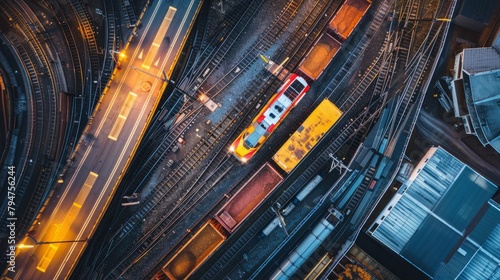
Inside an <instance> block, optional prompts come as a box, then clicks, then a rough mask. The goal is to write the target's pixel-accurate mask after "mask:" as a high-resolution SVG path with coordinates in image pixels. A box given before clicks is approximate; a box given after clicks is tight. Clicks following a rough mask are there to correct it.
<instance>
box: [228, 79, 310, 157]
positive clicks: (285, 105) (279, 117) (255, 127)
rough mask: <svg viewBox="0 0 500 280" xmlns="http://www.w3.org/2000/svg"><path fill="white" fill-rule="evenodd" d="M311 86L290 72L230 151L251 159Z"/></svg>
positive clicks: (235, 154) (237, 155) (236, 155)
mask: <svg viewBox="0 0 500 280" xmlns="http://www.w3.org/2000/svg"><path fill="white" fill-rule="evenodd" d="M309 88H310V87H309V85H308V84H307V82H306V80H305V79H304V78H302V77H300V76H299V75H297V74H290V75H289V77H288V79H287V80H286V81H285V83H284V84H283V85H282V86H281V87H280V88H279V89H278V91H277V93H276V94H275V95H273V97H272V98H271V99H270V100H269V102H268V103H267V104H266V105H265V106H264V107H263V108H262V110H261V111H260V112H259V114H257V116H256V117H255V118H254V119H253V121H252V124H250V126H248V127H247V128H246V129H245V130H244V131H243V132H242V133H241V134H240V135H239V136H238V137H237V138H236V140H235V141H234V142H233V144H231V146H230V148H229V151H230V152H231V153H232V154H233V155H234V156H235V157H236V158H237V159H238V160H239V161H241V162H242V163H246V162H247V161H248V160H250V159H251V158H252V157H253V155H254V154H255V153H256V152H257V151H258V150H259V148H260V147H261V146H262V144H263V143H264V142H265V141H266V139H267V138H268V137H269V136H270V135H271V133H273V131H274V130H275V129H276V127H278V126H279V125H280V123H281V122H282V121H283V119H284V118H285V117H286V116H287V115H288V113H289V112H290V110H291V109H292V108H293V107H295V106H296V105H297V104H298V103H299V102H300V100H301V99H302V98H303V97H304V95H305V94H306V93H307V91H308V90H309Z"/></svg>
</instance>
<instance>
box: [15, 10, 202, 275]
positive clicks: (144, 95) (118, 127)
mask: <svg viewBox="0 0 500 280" xmlns="http://www.w3.org/2000/svg"><path fill="white" fill-rule="evenodd" d="M169 5H171V6H173V7H175V8H176V10H175V9H174V10H172V9H170V10H171V11H170V12H169V13H168V14H169V16H168V17H166V15H167V10H169ZM199 5H200V1H199V0H190V1H181V0H178V1H168V3H166V2H165V1H155V2H153V3H152V5H151V6H149V7H148V8H147V10H146V13H145V14H144V17H143V18H142V26H141V27H140V28H138V29H137V32H136V36H135V37H134V38H133V40H132V41H131V42H130V44H128V45H127V48H126V49H125V50H122V53H123V54H124V55H118V54H116V53H115V54H116V56H115V58H116V59H117V60H118V59H119V60H120V62H119V63H120V66H121V67H120V68H121V69H115V72H114V74H113V77H112V81H111V82H110V84H109V87H108V88H107V89H106V90H105V93H104V94H103V96H102V97H101V100H100V101H99V105H98V107H97V108H96V110H95V111H94V114H93V117H92V119H91V121H90V124H89V126H88V127H87V128H86V130H85V134H86V135H85V136H84V137H82V138H81V139H82V141H80V146H79V148H78V150H77V152H76V154H75V157H74V159H73V161H72V162H71V166H70V168H69V169H68V170H67V172H66V173H65V175H64V182H63V183H61V184H59V185H58V186H56V188H55V190H54V193H53V195H52V199H51V200H50V201H49V202H48V204H47V206H46V207H45V209H44V212H43V213H42V214H41V216H40V217H39V219H38V223H37V225H36V226H35V227H34V228H33V230H31V231H30V236H29V237H28V236H27V237H26V238H24V240H23V243H24V244H25V245H27V247H25V248H19V249H18V251H17V252H16V267H15V270H16V272H15V273H12V272H8V273H7V275H6V276H7V277H9V278H13V279H65V278H68V277H69V276H70V275H71V271H72V269H73V267H74V266H75V264H76V261H77V260H78V257H79V256H80V254H81V253H82V252H83V250H84V248H85V245H86V241H85V240H87V239H88V238H90V237H91V236H92V233H93V231H94V230H95V228H96V226H97V224H98V223H99V220H100V218H101V217H102V215H103V214H104V211H105V210H106V208H107V205H108V203H109V201H110V200H111V198H112V196H113V193H114V191H115V189H116V186H118V184H119V182H120V179H121V177H122V175H123V174H124V172H125V170H126V168H127V166H128V164H129V163H130V160H131V158H132V156H133V154H134V152H135V150H136V148H137V146H138V144H139V142H140V140H141V138H142V135H143V133H144V131H145V127H146V124H147V123H148V122H149V120H150V118H151V116H152V113H153V112H154V110H155V108H156V106H157V104H158V102H159V99H160V97H161V96H160V93H161V92H162V87H163V86H164V85H165V82H164V81H163V80H162V79H161V77H162V76H163V74H164V73H165V74H166V75H167V76H168V75H169V74H170V73H171V71H172V69H173V67H174V65H175V61H176V59H177V57H178V55H179V54H180V50H181V47H182V45H183V43H184V38H185V37H186V35H187V33H188V31H189V29H190V28H191V23H192V22H193V18H194V17H195V15H196V14H197V11H198V7H199ZM170 19H171V22H170V23H169V24H168V25H169V26H168V28H161V26H165V25H166V23H165V20H170ZM160 33H163V34H160ZM158 34H160V35H161V36H157V35H158ZM165 37H168V39H164V38H165ZM155 38H156V39H155ZM150 49H154V50H153V51H152V52H151V53H149V51H150ZM148 55H149V57H151V56H153V57H154V58H153V59H151V63H150V65H149V63H148V66H149V67H145V66H144V60H145V58H146V57H147V56H148ZM158 77H160V78H158ZM75 240H78V241H81V242H62V243H61V242H58V241H75Z"/></svg>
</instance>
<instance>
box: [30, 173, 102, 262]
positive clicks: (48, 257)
mask: <svg viewBox="0 0 500 280" xmlns="http://www.w3.org/2000/svg"><path fill="white" fill-rule="evenodd" d="M98 176H99V175H98V174H97V173H95V172H92V171H91V172H90V173H89V175H88V176H87V179H85V183H84V184H83V186H82V188H81V189H80V191H79V192H78V195H77V196H76V199H75V201H74V202H73V204H72V205H71V208H70V209H69V211H68V212H67V213H66V216H65V217H64V220H63V222H62V223H61V224H60V225H59V227H58V228H57V230H55V231H54V232H53V236H52V240H55V241H60V240H63V239H64V236H65V235H66V233H68V231H69V229H70V227H71V225H72V224H73V222H74V221H75V219H76V216H77V215H78V213H79V212H80V208H82V205H83V203H84V202H85V200H86V199H87V197H88V195H89V193H90V190H91V189H92V187H93V186H94V183H95V181H96V180H97V177H98ZM58 248H59V244H58V243H54V244H50V246H49V248H47V251H45V254H44V255H43V257H42V259H41V260H40V262H39V263H38V265H37V267H36V269H38V270H39V271H41V272H45V271H46V270H47V267H48V266H49V265H50V262H51V261H52V258H54V255H55V254H56V252H57V249H58Z"/></svg>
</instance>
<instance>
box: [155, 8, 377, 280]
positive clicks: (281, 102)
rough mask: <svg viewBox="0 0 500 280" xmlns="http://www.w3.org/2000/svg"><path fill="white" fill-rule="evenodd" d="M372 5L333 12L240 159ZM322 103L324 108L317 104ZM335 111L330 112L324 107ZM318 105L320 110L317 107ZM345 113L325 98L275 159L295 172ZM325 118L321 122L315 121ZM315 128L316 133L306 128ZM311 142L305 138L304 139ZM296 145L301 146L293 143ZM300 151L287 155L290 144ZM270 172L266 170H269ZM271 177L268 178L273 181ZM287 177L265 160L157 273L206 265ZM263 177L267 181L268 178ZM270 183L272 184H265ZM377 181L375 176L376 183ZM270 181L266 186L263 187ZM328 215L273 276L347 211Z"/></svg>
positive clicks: (247, 133)
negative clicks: (326, 26) (325, 26)
mask: <svg viewBox="0 0 500 280" xmlns="http://www.w3.org/2000/svg"><path fill="white" fill-rule="evenodd" d="M370 5H371V1H370V0H347V1H346V2H345V3H344V4H343V5H342V7H341V8H340V9H339V10H338V11H337V13H336V14H335V15H334V17H333V19H332V20H331V22H330V23H329V27H328V28H327V30H326V31H325V32H324V33H323V34H322V35H321V36H320V37H319V38H318V40H317V41H316V43H315V44H314V46H313V47H312V48H311V50H310V51H309V52H308V53H307V54H306V56H305V57H304V59H303V60H302V61H301V62H300V63H299V66H298V68H297V70H296V73H291V74H290V75H289V76H288V77H287V79H286V80H285V82H284V83H283V84H282V85H281V87H280V88H279V89H278V90H277V92H276V93H275V94H274V95H273V96H272V97H271V99H270V100H269V102H267V104H266V105H264V106H263V108H262V109H261V111H260V112H259V113H258V114H257V116H256V117H255V118H254V119H253V120H252V123H251V125H250V126H248V127H247V128H246V129H245V130H244V131H243V132H242V133H241V134H240V135H239V136H238V137H237V138H236V139H235V140H234V142H233V143H232V144H231V145H230V147H229V152H230V153H231V154H232V155H233V156H235V157H236V158H237V159H238V160H239V161H240V162H242V163H246V162H248V161H249V160H250V159H251V158H252V157H253V156H254V155H255V153H256V152H257V151H258V150H259V148H260V147H261V146H262V145H263V143H264V142H265V141H266V140H267V138H268V137H269V136H270V135H271V134H272V132H273V131H274V130H275V129H276V127H278V126H279V125H280V123H281V122H282V121H283V119H284V118H285V117H286V116H287V115H288V113H289V112H290V110H291V109H292V108H293V107H295V106H296V105H297V104H298V103H299V102H300V100H302V98H303V97H304V95H305V94H306V93H307V92H308V91H309V89H310V85H309V83H311V82H314V81H315V80H316V79H318V78H319V76H320V75H321V74H322V73H323V71H324V69H326V67H327V66H328V65H329V64H330V62H331V61H332V60H333V58H334V57H335V55H336V54H337V52H338V51H339V49H340V48H341V47H342V45H343V43H344V42H345V41H346V40H347V38H348V37H349V36H350V34H351V33H352V31H353V30H354V29H355V28H356V26H357V24H358V23H359V21H360V20H361V18H362V17H363V16H364V14H365V13H366V11H367V10H368V8H369V7H370ZM318 108H319V109H318ZM325 108H329V109H327V110H326V111H327V112H328V113H329V114H331V115H330V116H329V117H325V115H324V110H325ZM316 110H318V111H316ZM341 116H342V112H341V111H340V110H339V109H338V108H337V107H336V106H335V105H334V104H333V103H331V102H330V101H328V100H324V101H322V102H321V104H320V105H319V106H318V107H317V108H316V109H315V111H313V113H311V115H310V116H309V117H308V118H307V119H306V120H305V121H304V123H303V124H302V125H301V127H299V129H297V131H296V132H295V133H294V134H293V135H292V137H290V139H288V141H287V142H286V143H285V144H284V145H283V146H282V147H281V148H280V150H279V151H278V152H277V153H275V155H274V156H273V160H274V161H275V162H276V163H277V165H278V166H279V167H280V168H282V169H283V170H284V171H285V172H286V173H289V172H291V170H293V169H294V168H295V166H296V165H297V164H298V163H299V162H300V161H301V160H302V159H303V157H304V156H305V155H307V153H308V152H309V151H310V150H311V149H312V148H313V147H314V146H315V145H316V143H317V142H318V141H319V140H320V139H321V137H322V136H323V135H324V134H325V133H326V132H327V131H328V130H329V129H330V128H331V127H332V126H333V125H334V124H335V123H336V121H337V120H338V119H339V118H340V117H341ZM320 122H324V123H323V124H321V126H315V124H316V123H320ZM309 129H311V130H312V132H308V133H302V132H303V131H305V130H309ZM301 137H302V138H304V139H305V138H307V139H306V140H308V141H300V138H301ZM293 145H296V146H293ZM292 146H293V149H294V151H295V154H294V155H292V154H290V153H289V154H288V155H287V152H286V150H287V149H292ZM264 173H265V174H267V175H264ZM322 180H323V177H322V176H321V175H316V176H315V177H314V178H313V179H312V180H311V181H310V182H309V183H308V184H306V185H305V186H304V188H302V189H301V190H300V191H299V193H297V195H296V196H295V197H294V199H293V201H292V202H290V203H289V204H288V205H287V206H286V207H285V208H283V209H282V210H280V211H281V214H282V215H284V216H286V215H288V214H289V213H290V212H291V211H292V210H293V209H294V208H295V207H296V206H297V205H298V204H299V203H300V202H301V201H303V200H304V199H305V198H306V197H307V195H309V193H311V192H312V191H313V190H314V189H315V188H316V187H317V186H318V185H319V184H320V183H321V181H322ZM268 181H269V182H268ZM282 181H283V177H282V176H281V175H280V174H279V172H277V171H276V170H275V169H274V168H273V167H272V166H271V165H270V164H269V163H267V162H266V163H265V164H264V165H263V166H262V167H261V168H260V169H259V170H258V171H257V172H256V173H255V174H254V175H253V176H252V177H251V178H250V179H249V180H247V181H246V182H245V183H244V184H243V186H242V187H241V189H240V190H238V191H237V192H236V193H235V194H234V195H233V196H232V197H231V198H230V199H229V200H228V201H227V202H226V203H225V204H224V206H223V207H222V208H221V209H220V210H219V211H218V212H217V214H215V216H214V217H212V218H211V219H209V220H208V222H206V223H204V224H203V226H202V227H201V228H200V229H199V230H198V231H197V232H196V233H195V234H194V235H193V236H192V237H191V238H189V239H188V240H187V242H186V243H185V244H184V245H183V246H182V247H181V248H180V249H179V250H177V251H176V252H175V254H174V256H173V257H172V258H170V259H169V260H168V262H167V263H166V264H165V265H164V266H163V268H162V270H161V271H160V272H158V273H159V274H162V275H159V274H158V278H163V277H164V276H165V275H166V276H167V277H168V278H170V279H187V278H188V277H189V276H190V275H192V274H193V273H194V272H195V271H196V269H198V267H199V266H201V265H202V264H203V263H204V262H205V261H206V260H207V259H208V258H209V257H210V256H211V255H212V254H213V253H214V252H215V251H216V250H217V249H218V248H219V247H220V246H221V245H222V244H223V243H224V241H225V240H226V239H227V237H228V236H229V235H231V234H232V233H233V232H234V231H235V230H236V229H237V228H238V227H239V226H240V225H241V223H242V222H243V220H244V219H246V218H247V217H248V216H249V215H250V214H251V213H252V212H253V211H254V210H255V209H256V208H257V207H258V206H259V205H260V204H261V203H262V202H263V201H264V200H265V198H266V197H267V196H268V195H269V194H271V193H272V192H273V191H274V189H275V188H276V187H277V186H278V185H279V184H280V183H281V182H282ZM263 182H264V183H263ZM266 182H267V183H266ZM374 184H376V181H375V183H374ZM264 185H266V187H265V188H263V186H264ZM328 213H329V214H327V216H326V217H324V218H322V219H321V220H320V222H319V223H318V224H317V225H316V226H315V228H314V229H313V230H312V232H311V233H310V234H309V235H307V237H306V238H305V239H304V240H303V241H302V242H301V243H300V244H299V245H298V246H297V247H296V248H295V249H294V250H293V251H292V252H291V253H290V254H289V255H288V256H287V258H286V259H285V260H284V261H283V262H282V263H281V265H280V266H279V267H278V268H277V269H276V270H275V271H274V273H273V274H272V276H271V279H289V278H291V277H292V276H293V275H294V274H295V273H296V271H297V270H298V269H299V268H300V266H301V265H302V264H303V263H304V262H305V261H306V260H307V258H309V257H310V256H311V254H312V253H313V252H314V251H315V250H316V249H317V248H318V247H319V246H320V244H321V243H322V242H323V241H324V240H325V239H326V238H327V237H328V236H329V235H330V234H331V233H332V232H333V230H334V229H335V228H336V227H337V226H338V225H339V223H341V222H343V220H344V215H343V214H342V213H341V212H340V211H339V210H338V209H335V208H333V207H330V209H329V211H328ZM279 224H280V221H279V219H278V218H276V219H274V220H273V221H272V222H271V223H270V224H269V225H268V226H267V227H266V228H264V229H263V231H262V232H261V233H260V235H259V236H260V237H262V238H263V237H265V236H267V235H269V233H270V232H271V231H272V230H273V229H274V228H276V227H277V226H278V225H279Z"/></svg>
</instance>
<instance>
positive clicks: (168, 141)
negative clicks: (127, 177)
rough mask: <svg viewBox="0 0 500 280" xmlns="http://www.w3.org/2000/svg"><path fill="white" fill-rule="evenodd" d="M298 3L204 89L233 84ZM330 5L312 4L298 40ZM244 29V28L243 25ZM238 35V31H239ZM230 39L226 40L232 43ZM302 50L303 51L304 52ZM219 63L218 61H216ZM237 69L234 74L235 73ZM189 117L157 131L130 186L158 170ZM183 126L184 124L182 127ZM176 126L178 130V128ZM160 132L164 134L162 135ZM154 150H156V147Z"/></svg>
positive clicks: (277, 33) (216, 89)
mask: <svg viewBox="0 0 500 280" xmlns="http://www.w3.org/2000/svg"><path fill="white" fill-rule="evenodd" d="M299 4H300V2H294V1H291V2H289V3H288V4H287V6H286V7H285V8H283V10H282V12H281V14H280V16H279V17H278V18H277V19H276V20H275V21H274V23H273V24H272V25H271V26H270V27H269V28H268V29H267V30H266V31H265V32H264V33H263V34H261V36H260V37H259V40H257V41H256V42H255V43H254V44H253V45H252V46H251V47H250V50H249V51H247V52H246V55H245V56H244V57H243V58H242V59H241V60H240V61H239V62H238V63H236V65H235V66H234V67H233V68H232V69H231V70H230V71H229V72H228V73H227V74H225V75H224V77H223V78H222V79H220V80H219V81H218V82H217V83H216V84H215V85H214V86H212V88H210V89H208V92H212V93H213V92H215V93H214V94H212V95H211V97H214V96H216V95H218V94H219V93H221V92H222V90H224V89H225V88H226V87H227V86H228V85H229V84H230V83H231V82H232V81H234V80H235V79H236V78H237V77H238V76H239V75H240V74H242V73H244V72H245V71H246V70H247V69H248V68H249V67H250V66H251V65H252V64H253V63H254V62H255V60H256V59H257V56H258V53H260V52H263V51H265V50H266V49H267V48H269V47H270V45H271V44H272V43H273V42H274V41H275V40H276V38H278V37H279V36H280V35H281V33H282V32H283V31H284V29H285V27H286V25H287V22H288V21H289V20H290V19H291V17H292V16H293V15H295V14H296V12H297V9H298V7H299ZM328 4H330V2H329V1H318V2H316V3H315V6H314V7H313V9H312V10H311V12H310V13H309V14H308V15H307V16H306V17H305V19H304V20H303V21H302V23H301V24H300V27H301V28H300V30H299V31H297V32H301V33H299V34H297V33H296V34H295V35H294V36H297V37H299V38H301V37H303V36H304V34H306V33H307V32H310V28H311V24H312V23H313V21H314V19H315V18H316V17H318V15H320V14H321V13H322V12H323V11H324V10H323V9H324V8H325V6H327V5H328ZM245 26H246V25H245ZM240 33H241V31H240ZM232 41H233V40H230V42H232ZM305 51H306V50H305ZM217 60H219V59H217ZM297 63H298V62H297ZM236 69H238V71H236ZM208 76H209V74H207V76H206V78H208ZM189 106H193V102H192V101H188V103H187V104H186V105H184V107H189ZM200 107H202V106H198V107H197V109H196V110H194V111H192V112H185V113H187V114H188V115H189V114H196V112H197V110H200V109H201V108H200ZM193 118H194V117H193V116H188V117H187V118H186V119H185V120H183V122H182V123H181V124H180V125H178V126H176V125H173V128H172V129H173V131H171V132H169V133H168V134H167V135H166V136H163V137H162V136H160V135H161V132H162V130H160V129H159V128H158V129H157V136H156V138H153V139H151V138H150V139H151V140H153V141H154V142H155V143H157V145H152V146H153V147H155V150H154V151H153V153H152V154H151V156H149V158H148V159H147V163H146V164H145V165H144V166H143V168H141V170H140V171H139V172H138V173H137V174H138V175H136V176H134V178H136V179H135V180H134V183H132V185H137V184H138V183H140V184H142V183H143V182H144V179H142V180H141V182H138V180H139V178H148V176H149V175H150V174H152V172H153V171H154V170H155V169H156V168H157V167H158V165H159V163H160V162H161V161H162V160H163V159H164V158H165V155H166V153H167V152H168V151H169V150H170V149H171V147H172V146H173V145H174V143H175V139H177V138H178V137H180V136H181V135H182V133H183V132H184V131H185V127H186V126H187V124H186V123H191V122H192V120H193ZM183 124H184V125H183ZM179 126H180V128H179ZM163 133H164V132H163ZM156 147H158V148H156Z"/></svg>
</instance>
